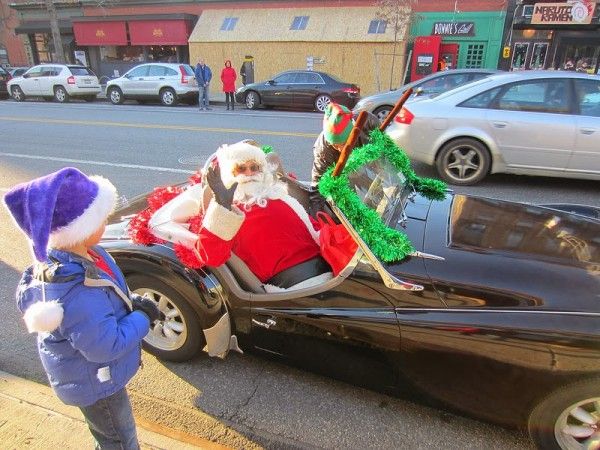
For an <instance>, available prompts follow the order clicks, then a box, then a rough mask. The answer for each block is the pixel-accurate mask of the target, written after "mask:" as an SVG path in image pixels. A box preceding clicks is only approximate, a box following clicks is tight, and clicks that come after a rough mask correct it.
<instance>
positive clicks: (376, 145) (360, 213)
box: [319, 130, 446, 262]
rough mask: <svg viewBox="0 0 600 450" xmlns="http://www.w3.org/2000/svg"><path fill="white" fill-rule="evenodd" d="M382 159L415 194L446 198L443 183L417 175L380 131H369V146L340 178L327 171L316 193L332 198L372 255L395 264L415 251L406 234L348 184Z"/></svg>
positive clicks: (352, 158) (350, 160)
mask: <svg viewBox="0 0 600 450" xmlns="http://www.w3.org/2000/svg"><path fill="white" fill-rule="evenodd" d="M382 156H385V157H386V158H387V159H388V161H390V163H392V164H393V166H394V167H395V168H396V169H397V170H398V171H399V172H402V174H403V175H404V176H405V177H406V180H407V182H409V183H411V184H412V185H413V186H414V188H415V189H416V190H417V192H420V193H421V194H423V195H424V196H425V197H427V198H429V199H432V200H441V199H443V198H444V197H445V195H446V194H445V190H446V184H445V183H444V182H442V181H440V180H434V179H432V178H422V177H419V176H417V174H415V172H414V170H413V169H412V167H411V164H410V159H409V158H408V156H406V154H405V153H404V152H403V151H402V150H400V149H399V148H398V147H397V146H396V144H394V142H393V141H392V140H391V139H390V137H389V136H388V135H387V134H385V133H382V132H381V131H379V130H373V131H372V132H371V134H370V140H369V143H368V144H366V145H364V146H363V147H359V148H356V149H354V151H353V152H352V153H351V154H350V157H349V158H348V162H347V163H346V166H345V167H344V170H343V171H342V173H341V174H340V175H339V176H337V177H334V176H333V169H334V167H335V166H332V167H330V168H329V169H327V171H326V172H325V174H324V175H323V177H322V178H321V180H320V181H319V192H320V193H321V195H323V196H324V197H325V198H329V197H331V198H332V199H333V201H334V202H335V204H336V205H337V206H338V207H339V208H340V209H341V210H342V212H343V213H344V214H345V216H346V217H347V218H348V220H349V221H350V223H351V224H352V226H353V227H354V228H355V229H356V231H357V232H358V234H359V235H360V237H361V238H362V239H363V240H364V241H365V243H366V244H367V245H368V246H369V248H370V249H371V250H372V251H373V253H374V254H375V256H377V257H378V258H379V259H381V260H382V261H384V262H394V261H399V260H401V259H404V258H406V256H407V255H409V254H410V253H412V252H413V251H414V247H413V246H412V244H411V243H410V241H409V239H408V237H407V236H406V234H404V233H402V232H400V231H398V230H395V229H393V228H389V227H387V226H386V225H385V224H384V223H383V222H382V220H381V218H380V217H379V216H378V215H377V213H376V212H375V211H374V210H372V209H371V208H369V207H367V206H366V205H365V204H364V203H363V202H362V201H361V200H360V199H359V198H358V196H357V195H356V193H355V192H354V190H353V189H352V188H351V187H350V184H349V182H348V175H349V174H350V173H352V172H355V171H357V170H358V169H360V168H361V167H362V166H364V165H365V164H368V163H370V162H372V161H375V160H377V159H379V158H381V157H382Z"/></svg>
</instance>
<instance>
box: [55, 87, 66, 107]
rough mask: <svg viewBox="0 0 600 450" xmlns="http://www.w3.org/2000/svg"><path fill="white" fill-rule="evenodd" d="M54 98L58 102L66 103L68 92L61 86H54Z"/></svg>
mask: <svg viewBox="0 0 600 450" xmlns="http://www.w3.org/2000/svg"><path fill="white" fill-rule="evenodd" d="M54 100H56V101H57V102H58V103H66V102H68V101H69V94H68V93H67V90H66V89H65V88H64V87H62V86H56V87H55V88H54Z"/></svg>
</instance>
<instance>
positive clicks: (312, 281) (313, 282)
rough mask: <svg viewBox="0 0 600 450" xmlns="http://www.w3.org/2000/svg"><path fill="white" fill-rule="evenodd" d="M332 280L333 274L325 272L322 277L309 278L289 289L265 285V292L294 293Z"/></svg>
mask: <svg viewBox="0 0 600 450" xmlns="http://www.w3.org/2000/svg"><path fill="white" fill-rule="evenodd" d="M332 278H333V273H331V272H325V273H322V274H321V275H317V276H316V277H312V278H309V279H308V280H304V281H301V282H300V283H298V284H295V285H293V286H290V287H289V288H287V289H285V288H282V287H279V286H273V285H272V284H265V285H264V288H265V291H267V293H269V294H276V293H277V292H288V291H294V290H296V289H306V288H310V287H314V286H319V285H321V284H323V283H326V282H328V281H329V280H331V279H332Z"/></svg>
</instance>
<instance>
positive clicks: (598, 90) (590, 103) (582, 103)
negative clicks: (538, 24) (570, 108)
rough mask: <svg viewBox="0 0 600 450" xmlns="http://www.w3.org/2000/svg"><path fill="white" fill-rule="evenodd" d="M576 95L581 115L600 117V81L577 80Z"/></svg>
mask: <svg viewBox="0 0 600 450" xmlns="http://www.w3.org/2000/svg"><path fill="white" fill-rule="evenodd" d="M575 95H576V96H577V97H576V99H577V104H578V106H579V114H580V115H582V116H591V117H600V81H596V80H585V79H577V80H575Z"/></svg>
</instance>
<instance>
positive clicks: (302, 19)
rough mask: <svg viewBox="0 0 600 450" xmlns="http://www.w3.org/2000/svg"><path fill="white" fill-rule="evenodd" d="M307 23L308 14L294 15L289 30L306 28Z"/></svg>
mask: <svg viewBox="0 0 600 450" xmlns="http://www.w3.org/2000/svg"><path fill="white" fill-rule="evenodd" d="M307 24H308V16H296V17H294V20H293V21H292V25H291V26H290V30H306V25H307Z"/></svg>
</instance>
